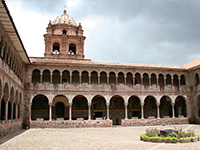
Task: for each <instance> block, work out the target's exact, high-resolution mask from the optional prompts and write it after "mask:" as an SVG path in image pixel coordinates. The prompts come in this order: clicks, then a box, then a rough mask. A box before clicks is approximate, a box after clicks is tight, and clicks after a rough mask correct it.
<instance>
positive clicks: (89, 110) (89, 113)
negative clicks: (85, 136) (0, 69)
mask: <svg viewBox="0 0 200 150" xmlns="http://www.w3.org/2000/svg"><path fill="white" fill-rule="evenodd" d="M88 120H91V103H88Z"/></svg>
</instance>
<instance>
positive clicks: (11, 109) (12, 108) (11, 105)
mask: <svg viewBox="0 0 200 150" xmlns="http://www.w3.org/2000/svg"><path fill="white" fill-rule="evenodd" d="M11 121H12V122H13V102H12V103H11Z"/></svg>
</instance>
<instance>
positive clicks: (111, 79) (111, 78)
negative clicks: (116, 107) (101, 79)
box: [109, 71, 116, 84]
mask: <svg viewBox="0 0 200 150" xmlns="http://www.w3.org/2000/svg"><path fill="white" fill-rule="evenodd" d="M109 83H110V84H116V74H115V72H113V71H112V72H110V73H109Z"/></svg>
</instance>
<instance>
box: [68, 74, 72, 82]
mask: <svg viewBox="0 0 200 150" xmlns="http://www.w3.org/2000/svg"><path fill="white" fill-rule="evenodd" d="M69 84H72V74H71V73H70V74H69Z"/></svg>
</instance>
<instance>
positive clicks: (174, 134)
mask: <svg viewBox="0 0 200 150" xmlns="http://www.w3.org/2000/svg"><path fill="white" fill-rule="evenodd" d="M169 137H176V138H178V135H177V134H176V133H175V132H172V133H170V134H169Z"/></svg>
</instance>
